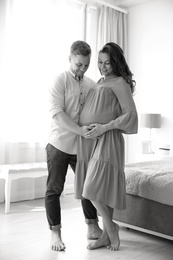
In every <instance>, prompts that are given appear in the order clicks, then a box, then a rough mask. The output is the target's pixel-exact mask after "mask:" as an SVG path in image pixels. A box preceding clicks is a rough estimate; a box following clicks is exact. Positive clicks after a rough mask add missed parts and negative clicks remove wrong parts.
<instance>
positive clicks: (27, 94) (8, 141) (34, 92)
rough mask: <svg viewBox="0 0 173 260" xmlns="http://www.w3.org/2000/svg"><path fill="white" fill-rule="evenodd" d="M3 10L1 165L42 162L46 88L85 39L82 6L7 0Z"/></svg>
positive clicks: (56, 1) (46, 0)
mask: <svg viewBox="0 0 173 260" xmlns="http://www.w3.org/2000/svg"><path fill="white" fill-rule="evenodd" d="M3 7H4V8H3V17H4V19H3V21H4V26H3V30H1V32H3V39H4V42H5V44H4V46H3V47H4V49H3V59H2V60H3V64H2V66H1V72H2V74H1V77H0V78H1V95H0V96H1V98H0V99H1V100H0V101H1V102H0V118H1V127H0V154H1V155H0V164H3V163H16V162H23V161H26V162H30V161H38V160H39V161H40V160H45V154H44V153H41V154H40V156H37V154H38V151H40V147H42V149H44V145H45V143H46V140H47V137H48V134H49V127H50V119H49V113H48V101H47V100H48V89H49V86H50V84H51V83H52V80H53V79H54V76H55V75H56V74H58V73H60V72H61V71H63V70H64V69H67V68H68V66H69V65H68V64H69V63H68V55H69V49H70V45H71V43H72V42H73V41H75V40H77V39H83V16H84V15H83V14H84V4H82V3H76V2H73V1H69V0H6V1H4V5H3ZM0 47H1V46H0ZM1 49H2V48H1ZM34 143H35V145H34ZM24 147H25V148H28V150H30V151H31V152H28V153H26V155H25V156H24V155H23V154H22V151H23V149H25V148H24ZM20 148H21V149H20ZM11 151H13V152H11ZM25 151H26V149H25ZM43 154H44V156H43ZM24 157H25V158H24Z"/></svg>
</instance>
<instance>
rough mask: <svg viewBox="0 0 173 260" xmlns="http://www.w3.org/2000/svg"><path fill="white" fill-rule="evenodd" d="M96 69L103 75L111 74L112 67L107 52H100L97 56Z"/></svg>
mask: <svg viewBox="0 0 173 260" xmlns="http://www.w3.org/2000/svg"><path fill="white" fill-rule="evenodd" d="M98 69H99V71H100V73H101V75H104V76H105V77H107V76H110V75H113V74H114V73H113V69H112V66H111V63H110V56H109V55H108V54H107V53H103V52H101V53H100V54H99V56H98Z"/></svg>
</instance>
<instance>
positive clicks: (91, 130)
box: [85, 124, 106, 139]
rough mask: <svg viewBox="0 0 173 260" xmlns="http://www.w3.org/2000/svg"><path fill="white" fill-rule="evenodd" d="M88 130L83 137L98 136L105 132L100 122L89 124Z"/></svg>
mask: <svg viewBox="0 0 173 260" xmlns="http://www.w3.org/2000/svg"><path fill="white" fill-rule="evenodd" d="M87 129H88V131H87V132H86V133H85V138H87V139H90V138H98V137H99V136H101V135H102V134H104V133H105V132H106V128H105V125H102V124H91V125H89V126H88V128H87Z"/></svg>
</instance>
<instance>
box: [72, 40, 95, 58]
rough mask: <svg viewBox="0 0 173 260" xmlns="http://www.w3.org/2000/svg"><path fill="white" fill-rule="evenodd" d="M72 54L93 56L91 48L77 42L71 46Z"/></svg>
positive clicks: (82, 42) (81, 42) (84, 43)
mask: <svg viewBox="0 0 173 260" xmlns="http://www.w3.org/2000/svg"><path fill="white" fill-rule="evenodd" d="M70 52H71V54H74V55H83V56H88V55H91V47H90V46H89V44H88V43H86V42H84V41H75V42H73V44H72V45H71V48H70Z"/></svg>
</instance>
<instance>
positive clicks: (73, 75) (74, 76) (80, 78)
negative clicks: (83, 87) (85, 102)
mask: <svg viewBox="0 0 173 260" xmlns="http://www.w3.org/2000/svg"><path fill="white" fill-rule="evenodd" d="M69 71H70V74H71V75H72V77H73V78H74V79H76V80H77V81H82V80H83V78H84V76H82V77H79V76H77V75H75V74H74V73H73V72H72V71H71V69H69Z"/></svg>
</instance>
